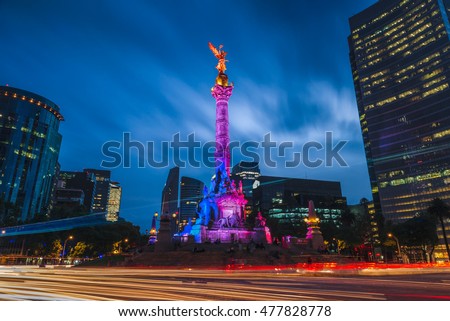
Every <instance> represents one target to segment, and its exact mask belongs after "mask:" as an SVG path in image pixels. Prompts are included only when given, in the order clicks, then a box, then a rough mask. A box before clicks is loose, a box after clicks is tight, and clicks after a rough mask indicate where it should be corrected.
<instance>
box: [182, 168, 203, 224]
mask: <svg viewBox="0 0 450 321" xmlns="http://www.w3.org/2000/svg"><path fill="white" fill-rule="evenodd" d="M204 186H205V184H204V183H203V182H202V181H199V180H198V179H195V178H192V177H186V176H182V177H181V183H180V214H179V215H180V222H182V223H186V222H189V220H192V219H194V218H196V217H197V205H198V203H199V202H200V200H201V199H202V196H203V187H204Z"/></svg>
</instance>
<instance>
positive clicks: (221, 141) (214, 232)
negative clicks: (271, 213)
mask: <svg viewBox="0 0 450 321" xmlns="http://www.w3.org/2000/svg"><path fill="white" fill-rule="evenodd" d="M222 47H223V46H222V45H220V46H219V49H217V48H216V47H214V46H213V45H212V44H211V43H209V48H210V49H211V51H212V52H213V54H214V56H215V57H216V58H217V59H218V63H217V66H216V69H217V70H218V72H219V73H218V75H217V77H216V83H215V84H214V87H213V88H212V89H211V94H212V96H213V97H214V99H215V100H216V152H215V173H214V176H213V177H212V179H211V185H210V188H209V189H208V188H207V187H206V186H205V189H204V191H203V199H202V201H201V202H200V204H199V209H198V212H197V214H198V219H197V221H196V224H195V225H194V226H193V227H192V229H191V231H190V234H191V235H193V236H194V237H195V241H196V242H206V241H211V242H215V241H220V242H221V243H232V242H242V243H248V242H251V241H254V242H257V243H267V242H269V243H270V241H271V237H270V231H269V228H268V227H267V226H265V224H264V226H261V224H260V225H258V226H256V225H255V226H254V227H253V226H252V227H248V226H246V225H245V217H244V206H245V204H246V203H247V200H246V199H245V196H244V194H243V192H242V185H241V184H240V185H239V187H236V184H235V183H234V181H232V180H231V179H230V150H229V143H230V136H229V119H228V101H229V99H230V97H231V94H232V92H233V84H232V83H229V82H228V76H227V75H226V74H225V70H226V61H227V60H225V56H226V54H227V53H226V52H225V51H223V50H222Z"/></svg>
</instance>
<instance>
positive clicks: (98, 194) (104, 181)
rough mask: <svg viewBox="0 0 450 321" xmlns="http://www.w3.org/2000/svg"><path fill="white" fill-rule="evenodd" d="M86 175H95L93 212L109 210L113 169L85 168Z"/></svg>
mask: <svg viewBox="0 0 450 321" xmlns="http://www.w3.org/2000/svg"><path fill="white" fill-rule="evenodd" d="M83 172H84V173H86V175H94V176H95V192H94V193H93V201H92V203H93V204H92V212H94V213H99V212H107V211H108V200H109V192H110V182H111V171H108V170H101V169H94V168H88V169H84V170H83Z"/></svg>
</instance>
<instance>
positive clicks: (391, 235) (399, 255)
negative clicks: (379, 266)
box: [388, 233, 402, 258]
mask: <svg viewBox="0 0 450 321" xmlns="http://www.w3.org/2000/svg"><path fill="white" fill-rule="evenodd" d="M388 237H391V238H393V239H394V240H395V242H396V243H397V251H398V257H399V258H400V257H401V256H402V253H401V250H400V242H399V241H398V238H396V237H395V235H394V234H392V233H389V234H388Z"/></svg>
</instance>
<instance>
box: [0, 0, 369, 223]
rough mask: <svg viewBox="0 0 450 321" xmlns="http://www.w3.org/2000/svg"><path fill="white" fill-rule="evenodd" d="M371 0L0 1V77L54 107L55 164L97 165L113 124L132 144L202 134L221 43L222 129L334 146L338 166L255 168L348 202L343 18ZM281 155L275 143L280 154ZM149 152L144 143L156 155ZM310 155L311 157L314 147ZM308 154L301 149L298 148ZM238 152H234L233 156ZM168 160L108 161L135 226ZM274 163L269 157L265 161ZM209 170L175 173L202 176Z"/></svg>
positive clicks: (358, 180)
mask: <svg viewBox="0 0 450 321" xmlns="http://www.w3.org/2000/svg"><path fill="white" fill-rule="evenodd" d="M375 2H376V1H375V0H358V1H354V0H340V1H335V0H324V1H295V0H274V1H269V0H261V1H256V0H254V1H245V0H236V1H234V0H229V1H198V0H191V1H175V0H165V1H162V0H158V1H157V0H153V1H148V0H140V1H139V0H127V1H106V0H104V1H92V0H90V1H86V0H78V1H57V0H46V1H35V0H28V1H27V0H2V1H1V2H0V13H1V19H0V30H2V32H1V35H2V47H1V50H0V61H1V73H0V83H2V84H3V85H4V84H9V85H10V86H12V87H17V88H21V89H25V90H28V91H31V92H34V93H37V94H40V95H42V96H44V97H46V98H48V99H50V100H52V101H53V102H55V103H56V104H58V105H59V106H60V107H61V113H62V114H63V116H64V117H65V121H64V122H62V123H61V127H60V132H61V133H62V135H63V141H62V147H61V152H60V156H59V162H60V164H61V168H62V170H82V169H83V168H100V164H101V162H102V160H108V158H106V157H105V156H104V155H103V154H102V145H103V144H104V143H105V142H108V141H111V140H113V141H121V140H122V136H123V133H124V132H129V133H131V139H132V140H137V141H141V142H144V143H145V142H147V141H155V142H156V144H157V145H158V144H159V142H161V141H167V140H171V139H172V136H173V135H174V134H176V133H178V132H179V133H180V137H181V138H182V139H186V137H187V135H189V134H190V133H195V137H196V138H197V139H199V140H200V141H201V142H206V141H210V140H213V139H214V135H215V134H214V133H215V102H214V99H213V98H212V97H211V94H210V89H211V87H212V86H213V85H214V81H215V77H216V75H217V71H216V69H215V65H216V62H217V61H216V59H215V57H214V56H213V54H212V53H211V52H210V50H209V48H208V41H211V42H212V43H213V44H215V45H216V46H218V45H219V44H223V45H224V50H225V51H227V52H228V56H227V59H228V60H229V62H228V64H227V68H228V70H227V74H228V76H229V78H230V80H231V81H232V82H233V83H234V85H235V88H234V90H233V95H232V97H231V99H230V102H229V103H230V105H229V106H230V107H229V116H230V138H231V140H235V141H241V142H243V141H249V140H252V141H257V142H261V141H262V140H263V137H264V135H265V134H266V133H268V132H270V133H271V135H272V139H273V140H274V141H276V142H277V143H278V144H279V143H281V142H283V141H292V142H293V143H294V148H295V147H296V148H297V150H298V151H301V146H302V145H303V144H305V143H306V142H308V141H318V142H321V143H324V140H325V132H327V131H331V132H333V137H334V139H335V144H336V143H337V141H338V140H346V141H348V143H347V144H346V145H345V146H344V147H343V148H342V150H341V155H342V157H343V158H344V160H345V161H346V162H347V163H348V167H342V166H339V165H338V164H337V163H336V162H334V164H333V166H331V167H326V166H324V165H322V166H319V167H318V168H306V167H305V166H303V165H300V166H298V167H296V168H289V169H288V168H285V167H284V166H282V165H279V166H277V167H276V168H269V167H267V166H264V165H263V164H261V165H260V166H261V171H262V174H263V175H279V176H287V177H297V178H305V177H307V178H311V179H323V180H335V181H340V182H341V184H342V191H343V194H344V196H346V197H347V198H348V203H349V204H354V203H357V202H359V200H360V198H362V197H366V198H369V199H371V194H370V186H369V178H368V174H367V166H366V162H365V156H364V150H363V144H362V138H361V131H360V127H359V122H358V113H357V107H356V102H355V97H354V89H353V83H352V75H351V68H350V63H349V58H348V46H347V36H348V35H349V33H350V29H349V26H348V18H349V17H350V16H352V15H354V14H356V13H358V12H360V11H361V10H363V9H364V8H366V7H368V6H370V5H372V4H373V3H375ZM288 154H289V153H288ZM160 156H161V155H160V154H159V153H158V152H157V153H156V158H157V159H158V157H160ZM313 156H317V157H322V158H323V151H322V153H321V152H318V153H317V154H314V155H313ZM312 158H314V157H312ZM239 159H241V158H240V157H239V155H237V156H235V160H239ZM169 161H170V162H169V167H166V168H159V169H155V168H152V167H150V166H146V167H145V168H138V156H137V153H136V151H134V152H132V154H131V168H123V166H119V167H117V168H114V169H113V170H112V179H113V180H115V181H119V182H120V183H121V185H122V187H123V195H122V207H121V216H122V217H123V218H125V219H126V220H129V221H132V222H133V223H135V224H137V225H140V226H141V228H143V229H145V228H147V227H148V226H149V225H150V220H151V215H152V214H153V213H154V212H155V211H159V210H160V201H161V190H162V188H163V186H164V183H165V180H166V177H167V174H168V171H169V168H170V167H172V166H173V162H172V159H171V158H170V159H169ZM279 164H281V163H279ZM212 174H213V170H212V169H210V168H205V167H201V168H192V167H187V168H184V169H181V175H184V176H192V177H196V178H198V179H201V180H203V181H205V182H206V181H208V180H209V179H210V177H211V175H212Z"/></svg>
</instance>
